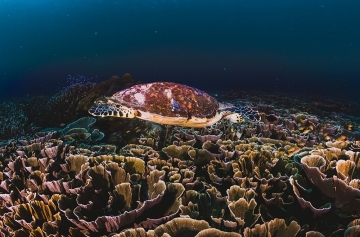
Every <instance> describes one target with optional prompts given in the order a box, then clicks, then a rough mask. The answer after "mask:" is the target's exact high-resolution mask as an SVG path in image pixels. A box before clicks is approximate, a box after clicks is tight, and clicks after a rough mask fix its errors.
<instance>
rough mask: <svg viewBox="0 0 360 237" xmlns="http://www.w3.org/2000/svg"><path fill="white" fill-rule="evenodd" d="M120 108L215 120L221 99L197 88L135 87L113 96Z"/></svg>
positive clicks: (161, 84) (158, 84)
mask: <svg viewBox="0 0 360 237" xmlns="http://www.w3.org/2000/svg"><path fill="white" fill-rule="evenodd" d="M112 98H113V99H115V101H116V102H117V103H119V104H120V105H123V106H126V107H128V108H131V109H134V110H139V111H143V112H146V113H149V114H154V115H160V116H166V117H177V118H187V119H190V118H193V117H196V118H209V119H211V118H213V117H214V116H215V115H216V113H217V111H218V109H219V103H218V102H217V100H216V99H215V98H214V97H212V96H210V95H209V94H207V93H206V92H203V91H201V90H198V89H196V88H192V87H190V86H186V85H181V84H177V83H172V82H154V83H148V84H141V85H135V86H133V87H130V88H128V89H125V90H122V91H119V92H117V93H115V94H114V95H113V96H112Z"/></svg>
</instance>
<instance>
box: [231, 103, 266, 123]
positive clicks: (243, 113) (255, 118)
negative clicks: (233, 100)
mask: <svg viewBox="0 0 360 237" xmlns="http://www.w3.org/2000/svg"><path fill="white" fill-rule="evenodd" d="M229 110H230V111H231V112H232V113H230V114H229V115H226V116H224V118H225V119H227V120H229V121H230V122H233V123H241V122H243V121H245V120H250V121H252V122H259V121H260V114H259V112H258V111H257V110H254V109H253V108H251V107H249V106H243V107H235V108H231V109H229Z"/></svg>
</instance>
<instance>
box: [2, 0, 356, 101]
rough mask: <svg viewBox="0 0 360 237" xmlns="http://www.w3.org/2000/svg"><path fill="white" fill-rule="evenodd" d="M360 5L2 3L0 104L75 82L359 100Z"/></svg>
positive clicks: (262, 0) (338, 1)
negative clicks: (129, 79) (112, 80)
mask: <svg viewBox="0 0 360 237" xmlns="http://www.w3.org/2000/svg"><path fill="white" fill-rule="evenodd" d="M359 11H360V1H350V0H349V1H342V0H335V1H319V0H304V1H288V0H282V1H267V0H257V1H254V0H248V1H241V0H234V1H231V0H224V1H219V0H217V1H214V0H197V1H195V0H170V1H167V0H165V1H158V0H154V1H145V0H142V1H139V0H132V1H120V0H119V1H109V0H102V1H89V0H71V1H69V0H22V1H20V0H12V1H10V0H1V1H0V80H1V81H0V98H7V97H12V96H23V95H26V94H28V93H30V94H37V93H38V94H41V93H45V92H47V93H49V92H52V91H55V90H57V89H58V85H61V84H63V83H64V81H65V80H66V78H67V75H69V74H84V75H86V76H89V77H91V76H93V75H97V76H98V78H99V79H101V80H106V79H108V78H109V77H110V76H112V75H120V76H121V75H122V74H124V73H126V72H129V73H130V74H131V75H132V76H133V77H134V79H135V80H139V81H142V82H151V81H174V82H179V83H184V84H188V85H191V86H196V87H199V88H201V89H204V90H209V91H212V90H217V89H241V90H244V89H246V90H264V91H270V92H278V91H285V92H294V93H308V94H316V93H319V94H325V95H329V96H335V95H336V96H340V97H352V98H354V99H358V97H359V91H358V90H359V88H360V82H359V75H360V14H359Z"/></svg>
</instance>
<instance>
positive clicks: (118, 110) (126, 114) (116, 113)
mask: <svg viewBox="0 0 360 237" xmlns="http://www.w3.org/2000/svg"><path fill="white" fill-rule="evenodd" d="M95 103H96V104H94V105H93V106H92V107H91V108H90V109H89V110H88V112H89V113H90V114H91V115H93V116H101V117H107V116H112V117H119V118H134V117H136V111H134V110H133V109H129V108H126V107H125V106H121V105H118V104H114V103H111V102H110V103H109V102H103V101H97V102H95Z"/></svg>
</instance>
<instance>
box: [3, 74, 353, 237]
mask: <svg viewBox="0 0 360 237" xmlns="http://www.w3.org/2000/svg"><path fill="white" fill-rule="evenodd" d="M154 85H155V87H154V88H153V89H154V90H152V89H150V90H149V91H148V92H151V93H147V92H146V90H148V89H149V88H150V87H151V86H154ZM165 85H166V86H165V87H164V83H160V84H159V83H151V84H146V85H140V83H139V82H135V81H134V80H133V79H132V77H131V76H130V75H129V74H125V75H124V76H123V77H122V78H120V77H117V76H114V77H112V78H110V79H109V80H107V81H103V82H100V83H98V84H95V83H92V82H88V81H86V80H85V81H84V80H83V81H76V80H75V81H73V82H72V84H71V85H69V86H68V87H66V88H64V89H63V90H61V91H60V92H58V93H57V94H55V95H54V96H52V97H50V98H47V97H37V98H36V100H33V99H29V98H27V99H20V100H18V101H4V102H2V103H1V104H0V105H1V108H2V109H1V110H0V118H1V119H0V139H1V140H0V204H1V205H0V210H1V217H0V236H6V237H7V236H158V237H160V236H245V237H250V236H253V237H255V236H286V237H291V236H294V237H295V236H360V190H359V188H360V153H359V152H360V134H359V123H360V119H359V114H356V109H358V108H359V107H358V105H356V104H349V103H345V102H339V101H329V100H321V99H319V98H316V99H311V98H309V99H307V100H306V101H305V100H304V99H303V98H297V97H295V96H294V97H286V96H274V95H269V94H261V93H250V92H248V93H247V92H236V91H229V92H221V93H218V94H217V96H216V99H215V98H214V97H212V96H211V95H209V94H207V93H205V92H202V91H200V90H197V89H194V88H191V87H187V86H185V85H179V84H173V83H170V84H166V83H165ZM155 92H156V93H155ZM162 96H163V98H161V100H159V98H160V97H162ZM152 97H153V99H155V100H154V101H151V99H150V98H152ZM94 101H95V104H94ZM156 101H158V102H156ZM159 101H160V102H161V103H160V102H159ZM159 103H160V104H159ZM224 105H226V106H224ZM230 105H231V106H230ZM231 107H233V108H231ZM89 109H90V113H91V114H93V115H95V116H91V115H89V114H88V110H89ZM257 111H258V112H257ZM126 114H128V116H126ZM130 115H133V116H130ZM233 115H235V118H237V119H234V117H231V116H233ZM226 116H230V117H226ZM116 117H125V118H116ZM126 117H128V118H126ZM130 117H138V118H132V119H130ZM225 118H227V119H225ZM186 123H188V124H186ZM199 124H200V125H199ZM187 125H188V126H187ZM192 125H194V126H192ZM195 125H196V126H195Z"/></svg>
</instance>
